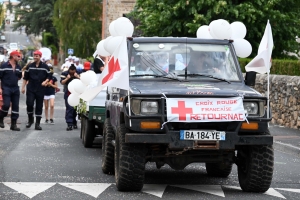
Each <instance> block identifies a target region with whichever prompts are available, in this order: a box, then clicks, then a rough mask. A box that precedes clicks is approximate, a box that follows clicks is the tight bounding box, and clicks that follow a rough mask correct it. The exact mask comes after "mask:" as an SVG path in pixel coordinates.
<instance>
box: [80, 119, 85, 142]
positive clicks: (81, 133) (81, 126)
mask: <svg viewBox="0 0 300 200" xmlns="http://www.w3.org/2000/svg"><path fill="white" fill-rule="evenodd" d="M80 121H81V123H80V124H81V125H80V139H82V135H83V130H84V122H85V120H84V117H83V116H82V117H81V119H80Z"/></svg>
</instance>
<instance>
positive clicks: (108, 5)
mask: <svg viewBox="0 0 300 200" xmlns="http://www.w3.org/2000/svg"><path fill="white" fill-rule="evenodd" d="M135 2H136V0H103V11H102V39H105V38H107V37H108V36H110V34H109V30H108V29H109V24H110V23H111V22H112V21H114V20H116V19H118V18H119V17H123V16H124V15H126V14H128V13H130V12H131V11H132V10H133V7H134V5H135Z"/></svg>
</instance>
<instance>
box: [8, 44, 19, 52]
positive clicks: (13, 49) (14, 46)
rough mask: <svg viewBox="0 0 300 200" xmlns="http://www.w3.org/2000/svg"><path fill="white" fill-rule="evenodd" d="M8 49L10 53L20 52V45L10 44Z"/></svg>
mask: <svg viewBox="0 0 300 200" xmlns="http://www.w3.org/2000/svg"><path fill="white" fill-rule="evenodd" d="M8 48H9V49H10V51H15V50H19V47H18V43H9V45H8Z"/></svg>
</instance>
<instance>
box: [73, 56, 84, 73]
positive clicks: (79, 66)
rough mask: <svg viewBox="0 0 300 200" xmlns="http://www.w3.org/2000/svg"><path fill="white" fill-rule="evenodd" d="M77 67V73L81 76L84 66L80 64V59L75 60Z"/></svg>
mask: <svg viewBox="0 0 300 200" xmlns="http://www.w3.org/2000/svg"><path fill="white" fill-rule="evenodd" d="M74 61H75V64H74V65H75V67H76V70H77V72H78V73H79V74H80V73H81V72H82V71H83V65H82V64H80V63H79V58H75V60H74Z"/></svg>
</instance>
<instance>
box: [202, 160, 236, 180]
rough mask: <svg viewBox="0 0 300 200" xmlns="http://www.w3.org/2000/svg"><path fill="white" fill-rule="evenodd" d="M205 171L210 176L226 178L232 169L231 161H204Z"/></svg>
mask: <svg viewBox="0 0 300 200" xmlns="http://www.w3.org/2000/svg"><path fill="white" fill-rule="evenodd" d="M205 166H206V172H207V174H208V175H209V176H212V177H221V178H226V177H228V176H229V174H230V173H231V170H232V163H205Z"/></svg>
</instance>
